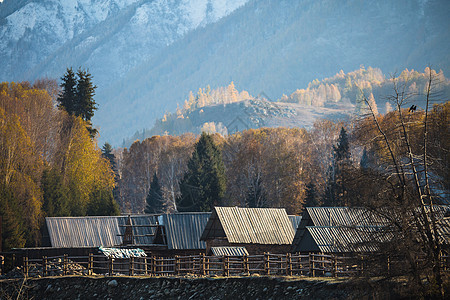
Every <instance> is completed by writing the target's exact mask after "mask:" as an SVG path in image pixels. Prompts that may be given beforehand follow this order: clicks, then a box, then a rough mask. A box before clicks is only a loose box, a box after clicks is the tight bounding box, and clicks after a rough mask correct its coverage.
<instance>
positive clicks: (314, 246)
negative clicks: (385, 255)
mask: <svg viewBox="0 0 450 300" xmlns="http://www.w3.org/2000/svg"><path fill="white" fill-rule="evenodd" d="M391 238H392V234H389V233H387V232H384V231H382V230H381V229H380V228H379V227H341V226H306V228H305V234H304V236H303V238H302V240H301V241H300V242H299V244H298V245H297V251H298V252H316V251H319V252H323V253H337V252H338V253H348V252H374V251H378V250H379V246H380V243H382V242H387V241H389V240H390V239H391Z"/></svg>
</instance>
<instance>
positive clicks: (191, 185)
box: [177, 132, 226, 211]
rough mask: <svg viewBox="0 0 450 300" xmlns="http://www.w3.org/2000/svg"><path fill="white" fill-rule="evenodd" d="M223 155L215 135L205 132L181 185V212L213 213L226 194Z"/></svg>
mask: <svg viewBox="0 0 450 300" xmlns="http://www.w3.org/2000/svg"><path fill="white" fill-rule="evenodd" d="M225 188H226V178H225V167H224V164H223V161H222V153H221V151H220V150H219V148H218V147H217V146H216V145H215V144H214V141H213V138H212V136H211V135H209V134H206V133H204V132H203V133H202V135H201V137H200V139H199V141H198V142H197V143H196V144H195V149H194V153H193V154H192V157H191V159H190V160H189V162H188V170H187V172H186V174H185V175H184V177H183V179H182V180H181V182H180V191H181V196H180V197H179V198H178V201H177V206H178V210H179V211H211V209H212V208H213V206H214V205H217V204H218V203H219V202H220V201H221V199H222V198H223V196H224V195H225Z"/></svg>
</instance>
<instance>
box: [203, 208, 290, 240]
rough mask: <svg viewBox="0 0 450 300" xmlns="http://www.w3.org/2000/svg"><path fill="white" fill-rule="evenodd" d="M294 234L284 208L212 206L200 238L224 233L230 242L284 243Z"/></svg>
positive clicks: (214, 236) (210, 237) (220, 235)
mask: <svg viewBox="0 0 450 300" xmlns="http://www.w3.org/2000/svg"><path fill="white" fill-rule="evenodd" d="M294 234H295V231H294V229H293V226H292V223H291V221H290V220H289V218H288V215H287V214H286V210H285V209H284V208H242V207H215V208H214V210H213V212H212V215H211V217H210V219H209V220H208V223H207V224H206V228H205V230H204V232H203V234H202V236H201V240H207V239H213V238H216V237H226V238H227V239H228V242H229V243H242V244H272V245H286V244H291V243H292V240H293V238H294Z"/></svg>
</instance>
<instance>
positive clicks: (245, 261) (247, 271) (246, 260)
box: [243, 254, 250, 275]
mask: <svg viewBox="0 0 450 300" xmlns="http://www.w3.org/2000/svg"><path fill="white" fill-rule="evenodd" d="M243 259H244V273H245V274H247V275H250V271H249V269H248V257H247V255H246V254H244V256H243Z"/></svg>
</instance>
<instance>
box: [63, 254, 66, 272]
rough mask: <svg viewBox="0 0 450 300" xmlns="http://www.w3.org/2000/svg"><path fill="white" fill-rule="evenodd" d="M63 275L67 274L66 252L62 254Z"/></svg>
mask: <svg viewBox="0 0 450 300" xmlns="http://www.w3.org/2000/svg"><path fill="white" fill-rule="evenodd" d="M63 275H64V276H66V275H67V254H64V255H63Z"/></svg>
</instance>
